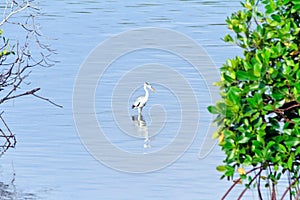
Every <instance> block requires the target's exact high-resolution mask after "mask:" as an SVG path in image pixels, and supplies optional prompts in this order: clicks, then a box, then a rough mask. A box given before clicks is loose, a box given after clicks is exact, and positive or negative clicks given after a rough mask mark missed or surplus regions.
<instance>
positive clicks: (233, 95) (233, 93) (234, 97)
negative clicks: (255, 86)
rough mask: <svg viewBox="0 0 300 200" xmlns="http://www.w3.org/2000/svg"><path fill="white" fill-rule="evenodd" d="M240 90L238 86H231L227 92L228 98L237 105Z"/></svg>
mask: <svg viewBox="0 0 300 200" xmlns="http://www.w3.org/2000/svg"><path fill="white" fill-rule="evenodd" d="M240 92H241V89H240V88H238V87H231V88H230V89H229V91H228V93H227V96H228V99H229V100H230V101H231V102H233V103H234V104H236V105H238V104H239V103H240Z"/></svg>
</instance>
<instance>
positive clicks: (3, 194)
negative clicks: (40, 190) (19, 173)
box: [0, 174, 39, 200]
mask: <svg viewBox="0 0 300 200" xmlns="http://www.w3.org/2000/svg"><path fill="white" fill-rule="evenodd" d="M15 178H16V175H15V174H13V177H12V180H11V181H8V182H2V181H0V199H1V200H23V199H24V200H25V199H26V200H33V199H39V198H38V196H36V195H35V194H33V193H28V192H26V193H25V192H22V191H19V190H18V189H17V187H16V185H15Z"/></svg>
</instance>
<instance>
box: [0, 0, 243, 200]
mask: <svg viewBox="0 0 300 200" xmlns="http://www.w3.org/2000/svg"><path fill="white" fill-rule="evenodd" d="M40 6H41V8H42V10H43V12H44V13H45V15H44V16H42V17H40V21H39V23H40V25H41V27H42V31H43V33H44V34H45V35H48V36H49V37H50V39H49V41H50V43H51V44H52V46H53V47H54V48H55V49H57V52H58V54H57V55H55V56H54V57H55V58H54V59H55V60H58V61H59V63H57V64H56V65H55V66H54V67H52V68H49V69H45V68H39V69H37V70H36V71H33V73H32V76H31V81H32V86H38V87H41V88H42V91H41V92H40V93H39V94H40V95H42V96H45V97H48V98H51V100H53V101H55V102H56V103H58V104H61V105H63V109H59V108H56V107H53V106H52V105H50V104H48V103H46V102H44V101H41V100H39V99H34V98H33V97H24V98H21V99H16V100H15V101H13V102H9V103H7V104H5V106H6V107H7V111H6V112H5V115H4V117H5V118H6V120H7V123H8V124H9V125H10V127H11V129H12V130H13V131H14V133H16V136H17V142H18V143H17V146H16V148H15V149H10V150H9V151H8V152H7V153H6V154H5V155H4V156H2V158H1V164H0V176H1V179H0V180H1V183H0V191H3V192H5V193H2V194H3V197H4V196H5V198H3V199H96V198H102V199H219V198H220V197H221V196H222V194H224V192H225V191H226V188H228V186H229V185H230V184H229V183H227V182H226V181H219V176H220V174H219V173H218V172H217V171H216V170H215V167H216V166H217V165H219V164H221V162H222V158H223V154H222V152H221V151H220V150H219V148H218V147H215V148H213V149H212V151H209V150H210V148H208V149H207V150H205V151H207V152H206V153H207V154H208V155H207V156H206V157H204V158H201V159H200V158H199V151H200V147H201V145H202V144H203V142H204V140H205V138H206V133H207V131H208V128H209V121H210V119H211V116H210V115H209V114H208V112H207V111H206V107H207V106H208V105H209V104H210V99H209V96H208V92H209V91H208V86H207V85H206V82H205V79H206V78H207V77H203V76H201V75H199V73H198V72H197V71H196V70H195V69H194V68H192V67H191V64H190V63H188V62H186V60H184V59H182V58H180V57H178V56H176V55H174V54H170V53H169V52H163V51H160V50H157V49H143V50H140V51H136V52H131V53H128V54H126V55H124V56H121V57H119V58H118V59H117V60H115V61H114V62H113V63H112V64H111V65H110V67H109V68H108V69H107V70H106V71H105V73H104V74H103V75H102V76H101V80H99V82H98V85H97V87H96V90H95V110H96V113H95V115H96V119H97V121H98V123H99V124H100V126H101V128H102V131H103V132H104V133H105V137H106V138H107V139H108V140H109V141H110V142H111V144H112V145H114V146H115V147H116V148H119V149H122V150H123V151H126V152H129V153H132V154H137V155H141V157H143V155H152V154H155V155H157V153H159V152H160V151H161V150H163V149H166V148H167V147H168V146H169V145H170V144H171V143H172V142H173V141H174V140H175V139H176V137H178V135H177V133H178V130H179V129H180V128H181V125H180V122H181V121H182V117H185V116H182V115H181V112H182V110H181V109H180V107H181V106H182V105H181V104H180V103H181V99H178V96H176V94H174V88H173V91H172V86H174V87H175V86H176V87H177V90H178V91H180V90H183V93H182V96H183V97H184V95H186V94H188V93H186V91H185V89H186V87H182V88H181V87H180V85H178V84H176V83H175V82H176V79H172V80H173V81H169V83H164V84H162V82H155V81H154V82H151V83H153V86H154V87H155V88H156V90H157V93H150V99H149V102H148V105H147V106H146V107H145V109H144V111H143V118H144V122H142V123H146V125H147V127H145V126H142V127H139V126H136V124H137V123H141V121H137V120H138V117H137V116H136V115H137V113H136V111H132V110H131V109H130V103H131V102H132V101H133V100H134V98H135V97H137V96H138V95H142V94H143V93H144V91H143V89H142V83H143V80H144V77H141V76H140V75H139V74H137V75H136V76H135V77H138V78H140V79H137V80H135V81H133V82H131V84H128V85H122V91H123V92H118V93H114V92H113V91H114V90H117V89H118V88H117V87H116V83H117V82H118V81H120V80H121V78H122V77H123V76H124V74H126V73H127V72H129V71H131V72H132V71H133V70H132V69H134V68H138V67H141V66H142V67H146V69H152V72H151V73H157V74H161V75H162V77H161V79H160V80H161V81H162V80H163V78H164V75H163V73H162V71H161V70H160V68H161V67H162V66H169V67H171V68H172V70H174V71H176V72H178V73H179V74H181V75H183V76H184V77H185V79H186V80H187V81H188V82H189V84H190V87H191V89H192V90H193V92H194V95H195V97H196V99H197V106H198V109H197V110H198V111H199V113H198V114H199V115H198V116H195V117H193V118H191V119H190V120H195V121H196V122H198V128H197V129H196V134H195V138H193V140H192V143H191V144H190V146H188V149H187V150H186V151H183V152H175V153H178V155H180V156H181V157H180V158H179V159H177V160H176V161H174V162H170V163H169V164H168V165H165V164H164V165H162V166H160V168H161V169H160V168H159V169H158V170H154V171H153V172H148V173H138V174H136V173H126V172H120V170H121V171H122V169H117V170H115V169H112V168H111V167H109V166H107V163H101V162H99V161H98V160H97V159H95V157H93V156H92V155H91V154H90V153H89V152H88V151H87V149H86V148H85V146H84V145H83V144H82V142H81V140H80V137H79V135H81V134H82V133H81V134H78V131H77V129H76V126H75V122H74V119H73V110H72V103H73V99H72V97H73V90H74V84H75V80H76V76H77V74H78V71H79V69H80V67H82V66H83V63H84V61H86V59H88V56H89V53H90V52H91V51H92V50H93V49H94V48H95V47H96V46H97V45H98V44H99V43H101V42H103V41H104V40H105V39H107V38H109V37H111V36H113V35H116V34H119V33H121V32H124V31H128V30H132V29H137V28H143V27H156V28H168V29H170V30H174V31H177V32H179V33H182V34H184V35H186V36H188V37H190V38H192V39H193V40H194V41H196V42H197V43H198V44H199V45H201V46H202V47H203V49H204V51H206V52H207V55H208V56H209V57H210V58H211V60H212V62H213V63H214V64H215V65H216V66H217V67H220V66H221V65H222V63H223V62H224V61H225V59H226V58H227V57H232V56H234V55H235V54H236V53H237V52H238V50H237V49H236V48H234V47H231V46H228V45H225V44H224V43H223V42H222V41H221V39H220V38H221V37H222V36H223V35H224V34H225V33H227V29H226V26H225V23H224V21H225V19H226V16H227V15H229V14H230V13H231V12H232V11H233V10H237V9H238V8H239V3H238V1H164V2H161V1H154V2H151V3H146V2H144V3H142V2H139V3H137V2H125V1H123V2H121V1H103V2H97V1H91V0H89V1H87V0H86V1H80V2H79V1H71V0H64V1H58V0H54V1H51V2H50V1H41V3H40ZM150 64H151V66H150V67H149V66H148V65H150ZM147 66H148V68H147ZM156 66H158V67H156ZM96 75H97V74H96ZM152 78H153V77H152ZM156 78H157V80H158V79H159V76H156ZM155 80H156V79H155ZM174 80H175V82H174ZM148 81H151V80H148ZM133 85H134V86H135V88H132V86H133ZM168 86H169V87H168ZM128 94H130V95H128ZM81 95H82V96H85V93H82V94H81ZM113 95H116V96H113ZM112 97H114V98H115V99H120V98H125V99H127V102H125V104H126V108H125V109H124V110H123V108H124V107H118V106H114V105H115V104H113V103H112ZM116 105H117V104H116ZM122 105H123V104H122ZM127 105H128V106H127ZM113 109H115V110H114V112H112V110H113ZM187 109H189V108H187ZM190 112H191V114H189V115H188V116H191V115H192V114H193V112H195V111H193V110H191V111H190ZM118 113H119V115H118V116H116V114H118ZM87 114H89V113H87ZM116 117H118V119H119V120H120V123H121V124H122V126H124V127H123V129H126V130H128V129H129V130H130V131H127V132H126V133H124V132H123V131H122V126H120V124H116V121H115V118H116ZM162 121H163V122H164V123H163V124H161V122H162ZM192 125H193V124H191V126H192ZM120 127H121V128H120ZM87 132H89V131H88V129H87ZM83 134H85V133H83ZM98 148H99V149H100V150H101V147H98ZM102 150H103V149H102ZM104 150H105V149H104ZM175 150H176V149H175ZM110 155H111V154H108V156H107V157H108V159H109V156H110ZM166 158H167V157H166ZM111 159H112V160H114V162H118V161H120V162H124V160H122V159H115V158H114V157H112V158H111ZM150 164H151V163H150ZM131 167H132V169H138V168H139V166H131ZM142 167H145V166H142Z"/></svg>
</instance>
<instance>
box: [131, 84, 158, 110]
mask: <svg viewBox="0 0 300 200" xmlns="http://www.w3.org/2000/svg"><path fill="white" fill-rule="evenodd" d="M148 88H149V89H150V90H151V91H152V92H156V90H155V89H154V87H152V86H151V85H150V84H149V83H147V82H145V83H144V90H145V96H140V97H138V98H136V100H135V101H134V103H133V105H132V109H134V108H138V113H139V115H140V114H142V109H143V107H144V106H145V105H146V103H147V101H148V99H149V91H148Z"/></svg>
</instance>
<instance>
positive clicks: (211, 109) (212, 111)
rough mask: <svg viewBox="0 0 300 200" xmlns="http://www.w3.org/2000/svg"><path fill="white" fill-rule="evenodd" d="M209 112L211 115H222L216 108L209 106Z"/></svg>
mask: <svg viewBox="0 0 300 200" xmlns="http://www.w3.org/2000/svg"><path fill="white" fill-rule="evenodd" d="M207 110H208V111H209V112H210V113H211V114H220V111H219V110H218V109H217V107H216V106H208V107H207Z"/></svg>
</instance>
